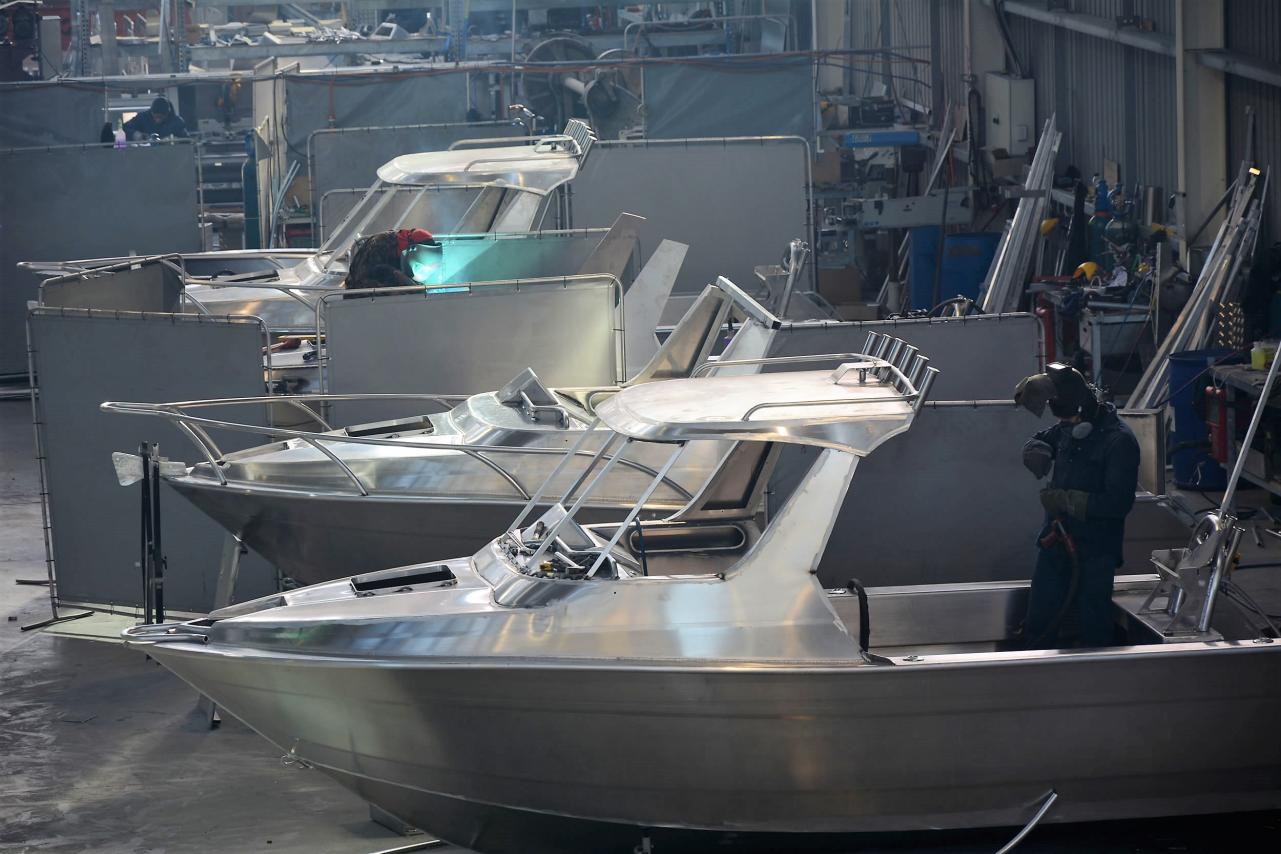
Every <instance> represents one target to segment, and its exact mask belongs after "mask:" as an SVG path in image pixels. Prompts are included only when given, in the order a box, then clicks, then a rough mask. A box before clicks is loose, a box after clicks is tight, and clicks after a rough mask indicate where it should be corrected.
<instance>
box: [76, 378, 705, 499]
mask: <svg viewBox="0 0 1281 854" xmlns="http://www.w3.org/2000/svg"><path fill="white" fill-rule="evenodd" d="M466 399H467V396H466V395H427V394H309V395H291V396H285V395H268V396H265V397H236V398H221V399H212V400H188V401H177V402H174V403H132V402H127V401H110V400H109V401H106V402H104V403H102V404H101V405H100V406H99V409H100V410H101V411H103V412H112V413H116V414H119V415H145V416H150V417H159V418H165V419H168V420H169V421H171V422H172V423H173V424H174V426H175V427H177V428H178V429H180V430H181V431H182V432H183V434H184V435H186V436H187V438H189V439H190V440H191V441H192V443H193V444H194V445H195V446H196V448H197V450H199V451H200V453H201V455H202V456H203V457H204V458H205V462H207V463H208V464H209V468H210V470H211V471H212V472H213V475H214V477H215V478H217V480H218V484H219V486H226V485H228V480H227V475H226V473H225V472H224V471H223V470H222V468H221V466H220V461H221V460H222V459H223V458H224V457H225V456H226V455H225V454H224V453H223V450H222V449H221V448H220V447H219V446H218V444H217V442H215V441H214V440H213V438H212V437H211V436H210V435H209V433H208V432H207V430H206V428H213V429H222V430H228V431H231V432H238V433H253V434H256V435H260V436H270V437H272V438H277V439H297V440H299V441H302V442H305V443H306V444H307V445H309V446H310V447H313V448H315V449H316V450H317V451H318V452H320V453H321V454H322V455H324V456H325V457H326V458H327V459H329V460H330V461H331V462H333V463H334V464H335V465H337V466H338V468H339V469H340V470H341V471H342V472H343V474H344V475H345V476H346V477H347V479H348V480H350V481H351V483H352V484H353V485H354V486H355V488H356V489H357V491H359V493H360V494H361V496H368V495H369V494H370V491H369V489H368V488H367V487H366V486H365V483H364V481H363V480H361V478H360V476H359V475H357V474H356V473H355V472H354V471H353V470H352V469H351V467H350V466H349V465H347V463H346V462H344V461H343V460H342V459H341V458H340V457H338V456H337V454H335V453H334V452H333V450H332V449H330V448H328V447H326V444H355V445H384V446H391V447H401V448H403V447H406V445H407V444H408V443H406V442H404V441H402V440H399V439H375V438H372V437H368V436H347V435H338V434H333V435H330V434H317V433H311V432H307V431H305V430H293V429H289V428H285V427H272V426H259V425H254V424H241V423H237V422H234V421H224V420H220V419H216V418H203V417H200V416H196V415H189V414H187V412H186V411H185V410H187V409H195V408H205V407H214V406H241V405H252V404H274V403H283V402H290V403H295V401H296V403H295V405H302V404H303V402H304V401H307V400H312V401H325V402H328V401H343V400H347V401H364V400H368V401H386V400H427V401H434V402H437V403H440V404H442V405H444V404H445V403H446V402H448V401H458V400H466ZM303 408H304V409H306V410H307V412H308V414H310V415H312V416H314V417H315V418H316V420H317V422H318V423H320V424H323V425H325V426H328V423H327V422H326V421H324V420H323V419H322V418H321V417H320V416H318V415H316V414H315V413H314V411H312V410H310V408H308V407H305V406H304V407H303ZM447 408H448V407H447ZM438 447H439V448H440V449H441V450H447V451H458V452H460V453H462V454H464V455H465V456H467V457H470V458H472V459H474V460H476V461H477V462H479V463H481V464H482V465H484V466H485V467H487V468H489V469H490V470H491V471H493V472H494V473H495V474H496V475H498V476H499V477H500V478H502V479H503V480H504V481H505V482H506V483H507V484H508V485H509V486H510V487H511V488H512V490H513V492H515V494H516V495H517V496H519V497H520V499H521V500H522V501H528V500H530V496H531V493H530V492H529V490H528V489H526V488H525V486H524V485H523V484H522V483H521V482H520V480H519V479H517V477H516V476H515V475H514V474H512V473H511V472H510V471H508V470H507V469H506V468H504V467H503V466H502V465H501V464H500V463H498V462H497V461H495V460H493V459H491V458H490V457H489V456H487V455H488V454H533V455H540V454H551V455H556V456H566V454H567V452H566V451H565V450H564V449H562V448H530V447H513V446H504V445H474V444H452V443H451V444H447V445H446V444H442V445H439V446H438ZM573 456H588V457H591V456H594V452H591V451H576V452H575V453H574V454H573ZM618 462H619V463H620V464H621V465H622V466H623V467H624V468H629V469H632V470H634V471H637V472H640V473H642V474H645V475H647V476H649V477H653V478H657V477H659V472H658V471H657V470H655V469H654V468H653V467H651V466H648V465H646V464H644V463H641V462H637V461H636V460H629V459H626V458H622V457H620V458H619V460H618ZM661 480H662V482H663V483H664V484H665V485H666V486H667V487H668V488H669V489H671V490H672V491H673V492H675V493H676V494H677V495H679V496H681V498H682V499H683V500H685V501H689V500H690V499H692V498H693V494H692V493H691V492H690V491H689V490H687V489H685V488H684V487H683V486H681V485H680V484H679V483H676V482H675V481H673V480H671V479H669V478H667V477H662V478H661Z"/></svg>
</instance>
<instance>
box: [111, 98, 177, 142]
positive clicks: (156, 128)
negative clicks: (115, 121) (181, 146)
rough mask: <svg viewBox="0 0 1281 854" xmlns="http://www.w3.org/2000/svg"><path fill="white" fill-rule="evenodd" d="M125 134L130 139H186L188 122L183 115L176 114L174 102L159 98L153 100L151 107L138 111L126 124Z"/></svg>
mask: <svg viewBox="0 0 1281 854" xmlns="http://www.w3.org/2000/svg"><path fill="white" fill-rule="evenodd" d="M124 131H125V136H127V137H128V138H129V139H135V140H136V139H150V138H151V137H153V136H158V137H160V138H161V139H166V138H168V137H178V138H179V139H186V137H187V124H186V122H184V121H183V120H182V117H181V116H178V115H175V114H174V111H173V104H171V103H169V99H168V98H157V99H156V100H154V101H152V102H151V109H150V110H148V111H147V112H145V113H138V114H137V115H136V116H134V117H133V118H132V119H130V120H129V121H127V122H125V124H124Z"/></svg>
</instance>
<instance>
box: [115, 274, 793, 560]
mask: <svg viewBox="0 0 1281 854" xmlns="http://www.w3.org/2000/svg"><path fill="white" fill-rule="evenodd" d="M734 321H741V325H740V326H739V327H738V331H737V333H735V336H734V340H732V341H731V342H730V343H729V344H728V345H727V346H726V347H725V350H724V352H723V353H721V358H722V360H725V359H728V360H734V361H738V360H744V359H753V358H757V357H760V356H764V355H765V353H764V347H765V345H766V344H767V343H768V340H769V339H768V335H767V334H765V332H766V329H765V326H766V325H767V324H770V323H774V322H776V321H774V319H773V318H772V317H771V316H770V315H769V314H768V312H765V311H764V310H763V309H761V307H760V306H759V305H757V304H756V303H755V301H754V300H753V299H752V298H751V297H750V296H748V295H746V294H745V293H743V292H742V291H740V290H739V289H738V288H736V287H735V286H734V285H733V283H731V282H729V281H728V280H726V279H721V280H720V281H718V282H717V283H716V284H715V285H709V286H708V287H707V288H705V289H704V291H703V292H702V294H700V295H699V297H698V298H697V299H696V300H695V302H694V303H693V304H692V305H691V306H690V308H689V309H688V311H687V312H686V314H685V316H684V317H683V318H682V319H681V321H680V322H679V323H678V324H677V326H676V327H675V329H674V330H673V331H672V333H671V334H670V335H669V336H668V337H667V339H666V340H665V342H664V343H663V346H662V347H661V349H660V350H659V352H658V353H656V354H655V355H654V357H653V358H652V359H651V360H650V362H649V363H648V365H646V366H645V367H644V368H643V369H642V370H640V371H639V372H638V373H637V374H636V375H634V376H633V377H632V378H631V379H630V380H629V381H628V382H627V383H626V384H625V386H635V385H640V384H643V383H649V382H654V381H656V380H661V379H671V378H675V377H685V376H690V375H691V374H692V373H693V372H694V371H695V370H697V369H698V368H699V366H702V365H708V367H709V368H710V367H712V366H711V365H710V364H709V361H708V360H709V357H710V356H711V355H712V354H713V352H714V351H717V350H719V349H720V347H721V344H722V336H723V334H724V333H723V329H724V327H725V326H726V324H727V323H730V322H734ZM719 370H720V371H721V372H722V373H724V372H725V371H726V370H728V369H727V368H724V367H722V368H720V369H719ZM737 370H739V371H748V370H754V368H753V367H752V366H750V365H749V366H743V367H739V368H738V369H737ZM618 389H619V387H618V386H612V387H603V388H548V387H546V386H545V385H544V384H543V383H541V382H540V381H539V379H538V377H537V376H536V375H535V374H534V372H533V371H532V370H530V369H526V370H524V371H522V372H521V373H520V374H519V375H518V376H517V377H515V378H514V379H513V380H512V381H511V382H509V383H507V384H506V385H505V386H504V387H503V388H501V389H499V390H497V391H492V392H485V393H481V394H474V395H470V396H467V397H462V398H449V397H439V396H427V395H400V396H397V395H295V396H289V397H281V396H272V397H266V398H240V399H236V400H230V401H228V400H212V401H186V402H179V403H167V404H146V403H119V402H108V403H105V404H103V409H104V410H106V411H109V412H119V413H125V414H144V415H152V416H159V417H164V418H168V419H171V420H173V421H174V422H175V423H176V424H177V425H178V426H179V427H180V428H183V427H184V426H185V427H186V428H188V429H187V431H186V432H187V434H188V435H189V436H191V437H192V438H193V439H196V440H197V446H198V447H199V448H200V450H201V452H202V454H203V455H204V457H205V462H201V463H197V464H196V465H193V466H189V467H186V466H179V467H178V468H179V469H180V471H181V473H179V474H171V475H169V476H167V478H166V479H167V481H168V482H169V484H170V485H171V486H172V487H174V489H175V490H177V491H178V492H179V493H180V494H181V495H183V496H184V497H185V498H187V499H188V500H190V501H191V502H192V503H193V504H195V505H196V506H197V507H198V508H199V509H200V510H202V511H204V512H205V513H206V514H208V515H209V516H210V517H212V518H213V519H214V520H215V521H217V522H218V523H219V524H221V525H222V526H223V527H224V528H226V529H227V530H228V531H229V532H230V533H231V534H233V535H234V536H235V537H236V538H237V539H239V540H240V541H241V542H243V543H245V544H246V545H248V546H249V547H250V548H252V549H253V550H254V551H256V552H258V553H259V554H261V555H262V556H264V557H265V558H267V559H268V560H269V561H271V562H272V563H273V564H274V565H275V566H276V567H277V568H278V569H279V570H280V571H281V572H283V573H284V574H285V575H287V576H289V577H290V578H292V579H293V580H294V581H296V582H299V583H302V584H314V583H317V582H321V581H329V580H332V579H334V578H340V577H343V576H346V575H351V574H352V573H353V572H354V571H356V569H353V567H355V568H358V569H359V570H360V571H369V570H375V569H386V568H389V567H395V566H402V565H404V564H406V563H412V562H415V561H417V560H418V559H419V558H420V557H421V555H423V554H441V553H444V554H450V553H468V552H472V551H475V550H476V549H478V548H480V547H481V546H482V545H484V544H485V543H487V542H488V541H489V540H490V538H491V537H492V536H493V533H494V531H497V530H501V529H502V528H503V527H504V526H505V525H506V523H507V521H508V520H510V518H511V516H512V514H513V513H514V512H515V510H516V509H517V508H519V507H520V506H521V505H522V504H523V503H524V502H525V501H528V500H529V498H530V495H531V494H532V492H533V490H534V487H535V486H536V485H537V484H538V483H540V482H541V481H542V480H543V478H545V477H546V475H547V473H548V472H549V471H551V470H552V469H553V468H554V467H555V466H556V463H557V462H558V461H559V458H560V457H561V456H562V455H563V453H564V452H565V450H566V449H567V448H569V447H571V446H577V447H578V450H577V451H576V453H577V455H578V457H579V465H578V468H581V467H582V465H585V464H586V462H587V461H589V460H590V459H591V456H592V454H594V453H595V452H596V451H597V450H598V449H599V448H600V446H601V443H602V442H604V441H605V440H606V438H608V436H609V431H607V430H602V429H599V427H598V425H597V423H596V415H595V408H596V406H597V405H598V404H599V402H601V401H603V400H605V399H607V398H608V397H609V396H611V395H612V394H614V393H616V392H617V391H618ZM389 398H391V399H394V401H395V402H396V403H397V404H400V405H406V406H410V407H415V408H417V410H418V411H419V412H420V413H421V408H422V407H427V406H432V405H435V406H437V407H444V408H445V411H442V412H436V413H431V414H415V415H413V416H410V417H405V418H398V419H393V420H387V421H380V422H375V423H361V424H355V425H352V426H349V427H343V428H338V429H334V428H332V427H331V425H330V424H329V423H328V421H327V420H326V419H325V418H324V417H322V416H321V415H320V414H319V411H320V410H321V409H322V408H324V407H344V406H352V405H357V404H358V403H374V404H378V405H380V406H381V405H386V404H387V403H388V399H389ZM265 406H270V407H272V409H273V411H274V412H275V413H276V415H275V417H274V418H273V421H274V422H275V423H276V424H277V425H279V424H281V422H282V421H283V422H284V423H285V424H289V421H288V418H289V416H290V415H291V414H292V415H293V416H294V418H293V420H294V421H300V420H301V422H302V423H296V424H292V425H290V426H287V427H277V428H275V429H273V428H264V427H262V426H260V425H257V424H249V423H243V424H236V423H234V422H230V421H227V420H225V419H224V418H220V417H219V410H222V411H225V410H226V409H227V408H228V407H235V408H237V409H240V410H243V409H245V408H248V407H252V408H255V409H260V408H262V407H265ZM288 407H292V409H289V408H288ZM299 412H301V413H302V415H301V417H300V416H299V414H298V413H299ZM331 417H332V416H331ZM225 429H232V430H239V431H240V432H248V433H254V434H262V433H268V434H273V435H275V436H276V437H278V441H274V442H271V443H270V444H267V445H261V446H258V447H254V448H250V449H247V450H243V451H237V452H232V453H226V454H224V453H223V452H222V451H221V449H220V448H219V447H218V446H217V444H216V443H215V441H214V439H213V438H212V437H211V436H210V434H211V433H215V434H216V433H217V431H218V430H225ZM585 432H586V433H590V434H591V435H586V436H585V435H584V433H585ZM663 455H665V454H664V453H663V450H662V448H661V446H656V445H646V444H643V443H638V444H633V445H632V446H631V447H630V449H629V450H628V451H627V452H626V453H624V455H623V457H622V458H620V463H619V465H618V466H617V467H616V468H615V469H614V470H613V471H612V473H611V475H610V477H609V479H608V480H607V481H606V482H605V483H603V484H602V485H601V487H600V489H598V490H597V491H596V493H595V494H594V496H593V498H592V501H591V503H590V504H589V505H587V506H585V507H584V508H583V512H584V513H585V514H586V516H587V517H588V518H590V519H591V520H592V521H604V520H607V519H610V518H614V519H617V518H619V517H621V516H622V515H624V514H625V513H626V511H627V509H628V508H629V507H630V506H631V500H630V497H631V496H634V495H635V494H636V491H637V490H638V489H640V488H641V487H642V486H643V485H644V483H645V481H646V480H647V479H648V477H649V475H651V474H652V473H653V471H654V467H655V466H656V465H658V464H659V463H660V462H661V459H660V457H661V456H663ZM117 457H119V458H121V459H122V461H123V462H127V461H128V460H130V459H131V458H130V456H129V455H127V454H118V455H117ZM715 462H716V459H715V455H714V452H713V450H712V449H710V448H708V447H696V448H692V449H690V450H689V452H687V453H686V454H685V455H684V457H683V458H682V460H681V462H680V464H678V465H676V466H674V467H673V469H672V471H671V472H670V473H669V475H668V476H667V477H666V478H665V479H664V480H663V482H662V483H661V484H660V485H659V487H658V488H657V489H656V490H655V491H654V493H653V494H652V495H651V496H650V498H649V503H648V506H647V509H646V517H647V518H649V517H653V516H663V515H668V514H670V513H672V512H674V511H675V510H677V509H679V508H680V507H681V506H682V505H683V504H684V503H685V502H686V501H688V500H689V498H690V497H691V495H692V493H693V491H694V490H696V489H697V488H698V486H699V484H701V483H702V482H703V481H704V480H705V479H706V477H707V476H708V474H709V473H710V472H711V469H712V467H713V466H714V465H715ZM575 474H576V471H575V469H574V468H572V467H571V468H570V469H569V470H567V471H565V472H564V473H563V475H562V477H561V479H560V480H559V481H558V482H557V483H556V484H554V485H553V486H554V488H553V490H552V491H551V492H549V493H548V494H547V495H546V496H544V500H550V499H554V498H556V497H557V496H559V495H560V494H562V493H563V492H564V491H565V490H566V489H567V488H568V487H569V485H570V483H571V482H572V480H573V477H574V475H575ZM126 480H127V478H126Z"/></svg>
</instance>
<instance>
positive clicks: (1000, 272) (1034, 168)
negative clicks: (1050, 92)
mask: <svg viewBox="0 0 1281 854" xmlns="http://www.w3.org/2000/svg"><path fill="white" fill-rule="evenodd" d="M1061 137H1062V135H1061V134H1060V133H1059V131H1058V117H1057V115H1055V114H1051V115H1050V117H1049V118H1048V119H1046V120H1045V127H1044V128H1043V129H1042V131H1041V137H1040V139H1039V140H1038V141H1037V146H1036V154H1035V155H1034V156H1033V158H1032V165H1031V167H1029V169H1028V174H1027V180H1026V181H1025V182H1024V183H1023V190H1024V192H1025V195H1024V196H1023V197H1022V198H1020V199H1019V205H1018V208H1016V209H1015V211H1014V217H1013V218H1012V219H1011V220H1010V222H1009V224H1008V225H1007V226H1006V229H1005V234H1004V235H1003V236H1002V237H1001V242H1000V244H999V245H998V246H997V249H996V256H995V257H994V258H993V260H992V266H991V267H989V268H988V271H987V277H986V279H985V280H984V282H983V296H982V302H981V305H980V307H981V308H982V309H983V311H984V312H986V313H988V314H1000V313H1002V312H1007V311H1014V310H1016V309H1017V308H1018V305H1019V300H1020V299H1022V297H1023V281H1024V279H1025V278H1026V277H1027V272H1028V264H1029V263H1030V262H1031V260H1032V252H1033V249H1034V248H1035V246H1036V239H1037V232H1038V230H1039V229H1040V225H1041V219H1042V218H1043V217H1044V216H1045V205H1046V199H1047V197H1048V196H1049V192H1050V185H1051V184H1052V183H1053V181H1054V161H1055V158H1056V157H1057V156H1058V152H1059V140H1060V139H1061Z"/></svg>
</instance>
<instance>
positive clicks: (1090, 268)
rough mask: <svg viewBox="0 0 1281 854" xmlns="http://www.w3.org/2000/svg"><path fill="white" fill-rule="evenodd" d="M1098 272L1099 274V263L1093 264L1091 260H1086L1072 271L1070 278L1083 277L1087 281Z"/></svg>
mask: <svg viewBox="0 0 1281 854" xmlns="http://www.w3.org/2000/svg"><path fill="white" fill-rule="evenodd" d="M1098 274H1099V265H1098V264H1095V263H1094V262H1093V261H1086V262H1085V263H1084V264H1082V265H1081V266H1079V267H1077V268H1076V271H1075V272H1073V273H1072V278H1074V279H1080V278H1082V277H1084V278H1085V279H1086V280H1087V281H1089V280H1090V279H1093V278H1094V277H1095V276H1097V275H1098Z"/></svg>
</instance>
